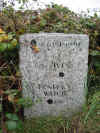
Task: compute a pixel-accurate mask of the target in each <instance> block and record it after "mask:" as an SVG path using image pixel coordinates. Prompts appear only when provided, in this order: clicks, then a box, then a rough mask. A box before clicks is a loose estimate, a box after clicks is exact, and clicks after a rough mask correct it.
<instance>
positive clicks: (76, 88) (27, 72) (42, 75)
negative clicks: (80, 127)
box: [19, 33, 89, 117]
mask: <svg viewBox="0 0 100 133" xmlns="http://www.w3.org/2000/svg"><path fill="white" fill-rule="evenodd" d="M20 43H21V44H20V52H19V55H20V65H19V67H20V71H21V74H22V86H23V96H24V97H25V98H27V97H30V98H31V99H32V101H33V106H32V107H30V108H25V111H24V115H25V116H26V117H32V116H46V115H49V116H58V115H64V116H70V115H72V114H73V113H75V112H78V111H81V109H82V106H83V104H84V103H85V92H86V90H85V88H84V83H85V82H86V79H87V70H88V45H89V39H88V36H87V35H76V34H63V33H40V34H25V35H22V36H21V37H20ZM37 101H38V102H37Z"/></svg>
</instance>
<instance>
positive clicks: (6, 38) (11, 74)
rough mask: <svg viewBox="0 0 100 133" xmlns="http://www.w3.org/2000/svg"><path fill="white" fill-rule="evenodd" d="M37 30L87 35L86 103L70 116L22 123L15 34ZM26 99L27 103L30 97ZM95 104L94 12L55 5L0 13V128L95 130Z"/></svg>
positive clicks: (99, 86) (99, 56)
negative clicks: (76, 10)
mask: <svg viewBox="0 0 100 133" xmlns="http://www.w3.org/2000/svg"><path fill="white" fill-rule="evenodd" d="M27 16H28V17H27ZM39 32H57V33H62V32H63V33H76V34H87V35H89V39H90V42H89V43H90V45H89V71H88V83H87V87H88V94H87V103H86V105H85V107H84V108H83V112H82V113H79V114H77V115H75V116H73V117H72V118H68V119H65V118H61V117H58V118H49V117H47V118H32V119H31V120H25V121H24V124H22V121H21V119H22V117H21V113H20V112H21V108H22V106H24V105H26V104H27V101H26V100H25V99H23V98H22V97H21V91H22V86H21V79H20V71H19V67H18V64H19V57H18V50H19V46H20V44H19V36H20V35H21V34H24V33H39ZM28 100H29V101H30V104H31V100H30V99H28ZM99 103H100V17H99V16H98V15H97V14H96V13H95V14H94V16H88V15H86V16H85V17H83V16H82V15H79V14H76V13H74V12H72V11H70V10H69V9H68V8H65V7H62V6H59V5H56V4H55V5H54V4H53V5H52V6H48V7H47V8H46V9H44V10H40V13H38V12H37V11H30V10H27V11H23V12H21V11H16V12H15V11H14V9H13V8H12V7H11V6H10V7H6V8H4V9H3V11H2V12H0V114H1V124H0V128H1V129H2V131H3V132H5V133H6V132H7V130H8V131H9V132H13V133H15V132H18V133H20V132H21V133H23V132H25V133H43V132H44V133H77V132H78V133H99V132H100V125H99V123H100V105H99ZM18 116H19V117H18ZM5 120H6V121H5ZM22 125H23V126H22ZM21 128H22V129H21ZM15 130H16V131H15ZM2 131H1V130H0V132H2Z"/></svg>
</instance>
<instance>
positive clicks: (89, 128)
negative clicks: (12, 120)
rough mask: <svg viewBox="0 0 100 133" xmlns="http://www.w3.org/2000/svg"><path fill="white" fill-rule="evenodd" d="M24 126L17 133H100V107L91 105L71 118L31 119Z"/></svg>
mask: <svg viewBox="0 0 100 133" xmlns="http://www.w3.org/2000/svg"><path fill="white" fill-rule="evenodd" d="M97 95H98V93H95V95H94V96H93V97H92V99H91V101H92V100H93V99H94V97H96V96H97ZM98 97H99V96H98ZM99 100H100V99H99ZM89 102H90V101H89ZM93 105H95V106H93ZM23 125H24V126H23V129H22V130H21V131H18V132H17V133H100V106H98V104H97V102H96V103H91V104H90V105H88V106H86V107H85V108H84V109H83V112H81V113H78V114H76V115H74V116H72V117H70V118H65V117H61V116H59V117H38V118H31V119H27V120H25V121H24V123H23Z"/></svg>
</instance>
